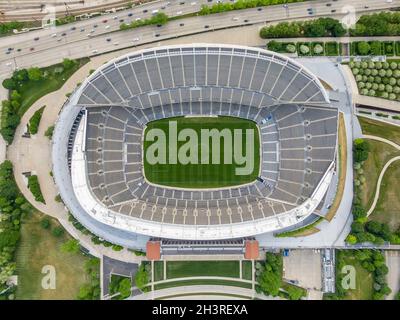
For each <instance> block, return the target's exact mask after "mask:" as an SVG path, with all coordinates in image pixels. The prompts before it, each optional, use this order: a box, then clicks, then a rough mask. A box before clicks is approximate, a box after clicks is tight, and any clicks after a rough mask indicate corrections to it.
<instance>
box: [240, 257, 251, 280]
mask: <svg viewBox="0 0 400 320" xmlns="http://www.w3.org/2000/svg"><path fill="white" fill-rule="evenodd" d="M251 269H252V268H251V261H242V279H244V280H251V279H252V277H251Z"/></svg>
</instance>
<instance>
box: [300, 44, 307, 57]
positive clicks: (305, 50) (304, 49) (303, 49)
mask: <svg viewBox="0 0 400 320" xmlns="http://www.w3.org/2000/svg"><path fill="white" fill-rule="evenodd" d="M299 49H300V52H301V53H302V54H303V55H307V54H309V53H310V48H309V47H308V46H307V45H305V44H302V45H300V48H299Z"/></svg>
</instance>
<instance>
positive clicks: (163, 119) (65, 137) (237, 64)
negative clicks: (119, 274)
mask: <svg viewBox="0 0 400 320" xmlns="http://www.w3.org/2000/svg"><path fill="white" fill-rule="evenodd" d="M337 128H338V109H337V108H335V107H333V106H332V105H331V104H330V101H329V97H328V94H327V91H326V90H325V88H324V87H323V85H322V83H321V82H320V81H319V80H318V78H317V77H316V76H315V75H313V74H312V73H311V72H310V71H309V70H308V69H307V68H305V67H304V66H303V65H301V64H299V63H298V62H296V61H294V60H292V59H290V58H288V57H285V56H283V55H280V54H278V53H273V52H269V51H266V50H264V49H258V48H252V47H241V46H230V45H215V44H192V45H179V46H164V47H157V48H152V49H145V50H141V51H135V52H132V53H130V54H127V55H124V56H121V57H119V58H117V59H114V60H112V61H109V62H108V63H106V64H104V65H103V66H102V67H100V68H99V69H98V70H96V71H95V72H94V73H92V74H91V75H90V76H89V77H88V78H87V79H86V80H85V82H83V83H82V85H80V86H79V87H78V88H77V89H76V90H75V92H73V94H72V95H71V96H70V98H69V99H68V101H67V102H66V104H65V105H64V107H63V109H62V111H61V113H60V115H59V118H58V121H57V123H56V127H55V131H54V135H53V142H52V143H53V146H52V158H53V175H54V179H55V181H56V184H57V186H58V189H59V191H60V195H61V197H62V199H63V202H64V203H65V205H66V207H67V208H68V210H69V211H70V212H71V213H72V214H73V215H74V216H75V217H76V218H77V219H78V220H79V221H80V222H81V223H82V224H83V225H85V226H86V227H87V228H88V229H90V230H91V231H93V232H94V233H95V234H97V235H99V236H101V237H103V238H105V239H107V240H109V241H115V242H117V243H122V242H123V241H121V239H133V238H134V235H137V234H140V235H145V236H149V237H156V238H164V239H182V240H218V239H234V238H240V237H252V236H255V235H258V234H263V233H267V232H275V231H277V230H281V229H287V228H289V227H291V226H295V225H296V224H298V223H299V222H301V221H303V220H304V219H306V218H307V217H309V216H310V215H311V214H313V212H314V211H315V210H316V209H317V208H318V206H320V205H321V203H322V201H323V199H324V197H325V194H326V192H327V190H328V187H329V185H330V183H331V180H332V176H333V174H334V171H335V163H336V156H337V155H336V153H337V131H338V129H337Z"/></svg>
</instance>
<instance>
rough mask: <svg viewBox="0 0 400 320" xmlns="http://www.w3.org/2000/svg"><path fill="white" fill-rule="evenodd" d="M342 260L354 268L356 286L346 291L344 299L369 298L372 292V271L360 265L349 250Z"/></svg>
mask: <svg viewBox="0 0 400 320" xmlns="http://www.w3.org/2000/svg"><path fill="white" fill-rule="evenodd" d="M344 261H345V263H346V264H347V265H352V266H353V267H354V268H355V270H356V288H355V289H354V290H352V289H349V290H348V291H347V296H346V297H345V300H371V299H372V294H373V276H372V273H370V272H368V271H367V270H365V269H364V268H363V267H362V266H361V264H360V263H359V261H357V260H356V258H354V257H353V256H352V251H351V250H349V251H348V252H347V253H345V254H344Z"/></svg>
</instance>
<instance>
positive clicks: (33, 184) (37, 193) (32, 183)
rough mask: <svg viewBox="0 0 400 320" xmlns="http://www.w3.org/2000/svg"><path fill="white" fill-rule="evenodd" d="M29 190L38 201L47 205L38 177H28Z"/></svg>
mask: <svg viewBox="0 0 400 320" xmlns="http://www.w3.org/2000/svg"><path fill="white" fill-rule="evenodd" d="M28 188H29V190H31V192H32V194H33V196H34V197H35V200H36V201H39V202H42V203H46V202H45V201H44V198H43V194H42V191H41V190H40V184H39V180H38V176H37V175H31V176H29V177H28Z"/></svg>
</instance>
